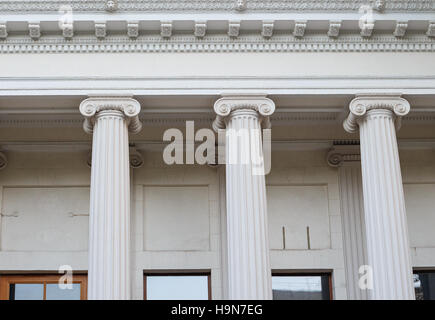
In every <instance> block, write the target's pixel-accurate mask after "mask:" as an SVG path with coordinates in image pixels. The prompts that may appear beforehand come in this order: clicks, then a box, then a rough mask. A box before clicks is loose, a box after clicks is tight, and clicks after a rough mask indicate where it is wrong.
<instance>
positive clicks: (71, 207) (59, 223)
mask: <svg viewBox="0 0 435 320" xmlns="http://www.w3.org/2000/svg"><path fill="white" fill-rule="evenodd" d="M2 197H3V204H2V209H1V212H2V214H3V215H7V216H3V219H2V224H1V228H2V230H1V242H0V243H1V250H2V251H86V250H87V249H88V236H87V230H88V220H89V188H88V187H54V186H53V187H48V188H47V187H45V188H44V187H4V188H3V196H2ZM15 215H16V216H15ZM81 235H83V236H81Z"/></svg>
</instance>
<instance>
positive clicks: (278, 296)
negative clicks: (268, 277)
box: [272, 275, 329, 300]
mask: <svg viewBox="0 0 435 320" xmlns="http://www.w3.org/2000/svg"><path fill="white" fill-rule="evenodd" d="M328 277H329V276H327V275H325V276H320V275H319V276H273V277H272V293H273V299H274V300H328V299H329V278H328Z"/></svg>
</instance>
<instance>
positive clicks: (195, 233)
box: [143, 185, 210, 251]
mask: <svg viewBox="0 0 435 320" xmlns="http://www.w3.org/2000/svg"><path fill="white" fill-rule="evenodd" d="M143 189H144V249H145V250H147V251H148V250H149V251H162V250H163V251H191V250H196V251H208V250H209V249H210V208H209V197H208V194H209V190H208V187H207V186H188V185H187V186H166V187H165V186H144V188H143Z"/></svg>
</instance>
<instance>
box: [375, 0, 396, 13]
mask: <svg viewBox="0 0 435 320" xmlns="http://www.w3.org/2000/svg"><path fill="white" fill-rule="evenodd" d="M393 1H396V0H393ZM385 7H386V0H376V2H375V5H374V9H375V10H377V11H379V12H382V11H384V10H385Z"/></svg>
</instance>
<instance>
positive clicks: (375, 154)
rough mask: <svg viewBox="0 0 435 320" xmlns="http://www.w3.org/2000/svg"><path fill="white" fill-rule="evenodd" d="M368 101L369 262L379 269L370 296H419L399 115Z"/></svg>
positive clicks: (364, 123) (364, 124)
mask: <svg viewBox="0 0 435 320" xmlns="http://www.w3.org/2000/svg"><path fill="white" fill-rule="evenodd" d="M381 99H382V97H380V100H381ZM373 100H374V98H373ZM385 101H386V100H385ZM363 103H364V102H362V104H363ZM373 103H374V105H376V102H373ZM396 103H397V102H396V101H395V102H394V104H396ZM363 106H364V107H365V108H367V109H368V111H367V113H366V114H365V115H363V116H362V118H361V119H360V120H358V125H359V130H360V139H361V166H362V181H363V193H364V212H365V224H366V236H367V255H368V259H367V261H368V265H369V266H370V267H371V268H372V270H373V290H370V291H369V297H370V299H375V300H378V299H382V300H383V299H386V300H389V299H405V300H406V299H415V293H414V287H413V280H412V268H411V256H410V247H409V235H408V227H407V221H406V208H405V199H404V194H403V185H402V175H401V170H400V162H399V154H398V147H397V140H396V124H395V121H396V119H397V116H396V115H395V114H394V113H393V110H391V108H388V106H385V105H383V106H384V107H383V108H375V109H372V110H370V109H369V108H370V107H371V106H372V105H371V104H364V105H363ZM351 107H352V104H351ZM357 107H358V106H357ZM351 110H352V109H351ZM364 113H365V112H364ZM348 119H349V118H348Z"/></svg>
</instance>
